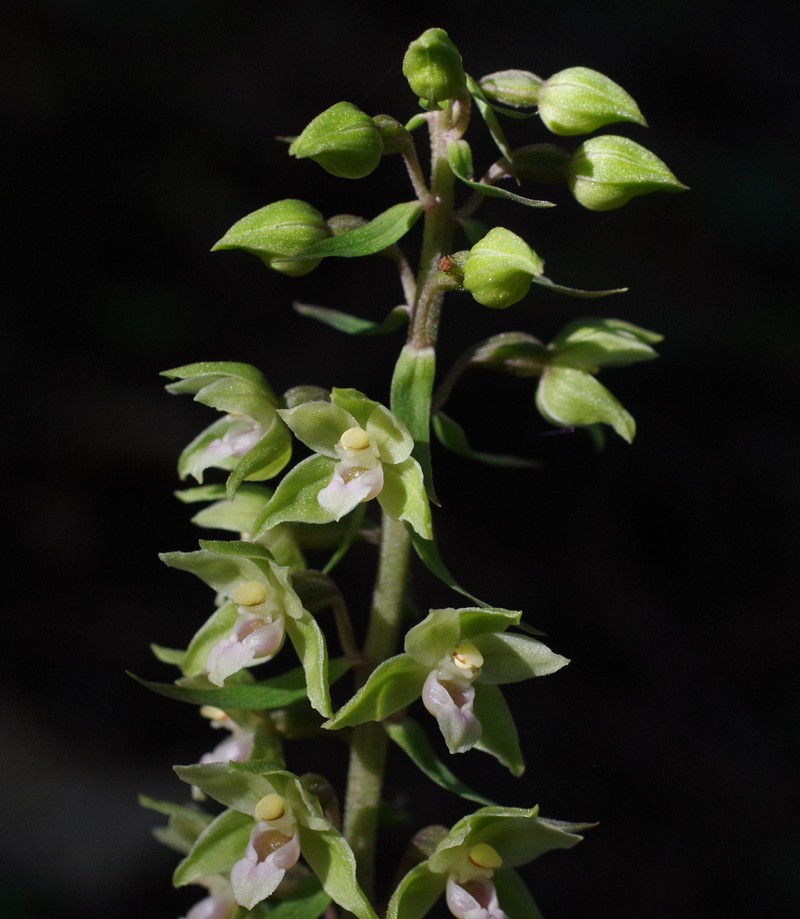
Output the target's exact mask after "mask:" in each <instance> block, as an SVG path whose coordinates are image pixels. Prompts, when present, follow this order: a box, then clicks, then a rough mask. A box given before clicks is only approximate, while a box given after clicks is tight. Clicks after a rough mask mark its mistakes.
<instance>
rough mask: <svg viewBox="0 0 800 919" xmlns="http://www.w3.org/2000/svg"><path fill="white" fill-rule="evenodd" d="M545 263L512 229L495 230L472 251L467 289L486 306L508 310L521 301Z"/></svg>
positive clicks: (466, 272)
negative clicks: (508, 307)
mask: <svg viewBox="0 0 800 919" xmlns="http://www.w3.org/2000/svg"><path fill="white" fill-rule="evenodd" d="M543 271H544V262H543V261H542V260H541V259H540V258H539V256H538V255H537V254H536V253H535V252H534V251H533V249H531V247H530V246H529V245H528V244H527V243H526V242H525V240H524V239H521V238H520V237H519V236H517V235H516V234H515V233H512V232H511V230H506V229H504V228H503V227H495V228H494V229H492V230H489V232H488V233H487V234H486V236H484V237H483V239H482V240H480V242H478V243H476V244H475V245H474V246H473V247H472V249H470V253H469V257H468V258H467V261H466V264H465V265H464V288H465V289H466V290H468V291H469V292H470V293H471V294H472V296H473V297H474V298H475V299H476V300H477V301H478V303H480V304H482V305H483V306H490V307H492V308H493V309H505V307H507V306H511V305H512V304H513V303H517V302H519V301H520V300H521V299H522V298H523V297H524V296H525V294H527V293H528V290H529V289H530V286H531V282H532V280H533V278H535V277H538V276H539V275H540V274H541V273H542V272H543Z"/></svg>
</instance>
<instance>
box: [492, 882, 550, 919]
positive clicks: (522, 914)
mask: <svg viewBox="0 0 800 919" xmlns="http://www.w3.org/2000/svg"><path fill="white" fill-rule="evenodd" d="M492 880H493V882H494V887H495V890H496V891H497V902H498V903H499V904H500V907H501V908H502V910H503V912H504V913H506V915H508V916H514V917H515V919H544V916H542V913H541V911H540V910H539V907H538V906H537V905H536V903H535V902H534V900H533V897H532V896H531V894H530V891H529V890H528V887H527V885H526V884H525V882H524V881H523V880H522V878H521V877H520V876H519V875H518V874H517V872H516V871H497V872H495V875H494V877H493V879H492Z"/></svg>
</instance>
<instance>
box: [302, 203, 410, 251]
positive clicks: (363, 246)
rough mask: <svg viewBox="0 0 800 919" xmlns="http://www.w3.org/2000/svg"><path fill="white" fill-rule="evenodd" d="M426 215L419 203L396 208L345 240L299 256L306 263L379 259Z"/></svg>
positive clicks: (337, 239)
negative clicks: (365, 256)
mask: <svg viewBox="0 0 800 919" xmlns="http://www.w3.org/2000/svg"><path fill="white" fill-rule="evenodd" d="M421 214H422V205H421V204H420V203H419V201H405V202H403V203H401V204H395V205H394V206H393V207H390V208H389V209H388V210H386V211H384V212H383V213H382V214H379V215H378V216H377V217H376V218H375V219H374V220H370V222H369V223H367V224H365V225H364V226H363V227H357V228H356V229H355V230H350V231H349V232H347V233H342V235H341V236H331V237H329V238H328V239H322V240H320V241H319V242H317V243H314V245H313V246H310V247H309V248H308V249H304V250H303V252H302V254H301V255H300V256H299V257H301V258H302V259H303V260H307V259H319V258H329V257H331V256H338V257H340V258H354V257H357V256H361V255H375V254H376V253H378V252H382V251H383V250H384V249H387V248H388V247H389V246H391V245H393V244H394V243H396V242H397V241H398V240H399V239H400V238H402V237H403V236H405V234H406V233H408V231H409V230H410V229H411V227H413V226H414V224H415V223H416V222H417V220H418V219H419V217H420V215H421Z"/></svg>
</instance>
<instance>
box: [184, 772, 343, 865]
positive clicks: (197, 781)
mask: <svg viewBox="0 0 800 919" xmlns="http://www.w3.org/2000/svg"><path fill="white" fill-rule="evenodd" d="M173 768H174V770H175V774H176V775H177V776H178V778H179V779H181V781H183V782H186V783H187V784H189V785H192V786H196V787H197V788H199V789H200V790H201V791H203V792H205V793H206V794H207V795H209V796H210V797H212V798H213V799H214V800H215V801H219V803H220V804H223V805H225V807H228V808H230V809H231V811H232V812H234V813H237V814H238V815H239V816H240V817H241V818H243V821H244V824H245V825H246V826H247V834H248V836H249V833H250V830H252V828H253V820H254V818H253V811H254V810H255V806H256V804H258V802H259V801H260V800H261V799H262V798H263V797H264V795H268V794H271V793H272V792H277V793H278V794H280V795H282V796H283V797H286V793H285V792H286V786H287V782H288V780H289V779H294V781H295V782H296V781H297V779H296V778H295V776H293V775H292V774H291V773H289V772H286V770H284V769H282V768H281V767H279V766H276V765H275V764H274V763H266V762H264V761H263V760H250V761H249V762H247V763H234V762H228V763H197V764H192V765H190V766H174V767H173ZM298 784H299V783H298ZM291 803H292V804H293V805H294V803H295V800H294V799H293V800H292V802H291ZM295 816H299V815H297V814H296V815H295ZM325 823H326V821H323V825H324V824H325ZM246 844H247V836H245V845H243V846H242V847H241V849H240V850H239V854H238V856H237V858H241V856H242V854H243V853H244V850H245V847H246ZM236 860H237V859H234V861H236Z"/></svg>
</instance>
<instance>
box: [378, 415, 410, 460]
mask: <svg viewBox="0 0 800 919" xmlns="http://www.w3.org/2000/svg"><path fill="white" fill-rule="evenodd" d="M367 433H368V434H369V436H370V437H371V438H372V439H373V440H374V441H375V444H376V446H377V448H378V454H379V456H380V460H381V462H382V463H391V464H396V463H402V462H404V461H405V460H407V459H408V458H409V456H411V450H412V448H413V447H414V441H413V439H412V437H411V434H410V433H409V432H408V429H407V428H406V426H405V425H404V424H403V423H402V422H401V421H398V419H397V418H395V416H394V415H393V414H392V413H391V412H390V411H389V409H388V408H385V407H384V406H383V405H376V406H375V408H374V409H373V411H372V414H371V415H370V416H369V418H368V419H367Z"/></svg>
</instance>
